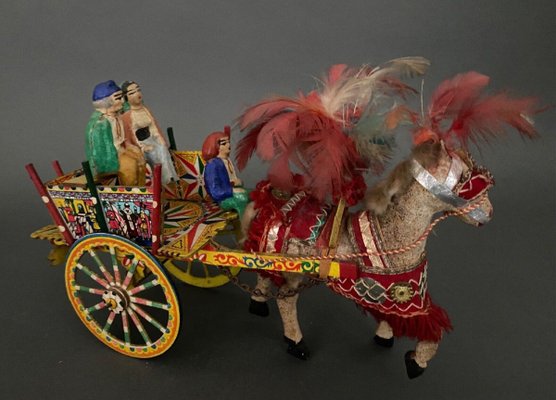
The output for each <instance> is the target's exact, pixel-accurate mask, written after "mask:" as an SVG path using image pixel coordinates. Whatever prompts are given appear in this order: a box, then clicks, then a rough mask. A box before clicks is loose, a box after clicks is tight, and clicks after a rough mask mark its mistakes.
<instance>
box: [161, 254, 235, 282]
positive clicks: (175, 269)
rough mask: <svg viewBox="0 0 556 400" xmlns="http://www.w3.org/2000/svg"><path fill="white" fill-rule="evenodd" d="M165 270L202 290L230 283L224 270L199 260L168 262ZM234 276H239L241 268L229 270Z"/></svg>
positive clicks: (165, 264)
mask: <svg viewBox="0 0 556 400" xmlns="http://www.w3.org/2000/svg"><path fill="white" fill-rule="evenodd" d="M164 268H166V269H167V270H168V272H170V273H171V274H172V275H174V276H175V277H176V278H177V279H179V280H180V281H182V282H185V283H187V284H189V285H192V286H196V287H200V288H215V287H219V286H223V285H225V284H226V283H228V282H230V278H228V275H227V274H224V273H223V271H222V268H227V267H215V266H213V265H207V264H205V263H203V262H201V261H199V260H193V261H178V260H168V261H166V262H165V263H164ZM228 269H229V271H230V273H231V275H232V276H236V275H237V274H239V272H240V270H241V268H228Z"/></svg>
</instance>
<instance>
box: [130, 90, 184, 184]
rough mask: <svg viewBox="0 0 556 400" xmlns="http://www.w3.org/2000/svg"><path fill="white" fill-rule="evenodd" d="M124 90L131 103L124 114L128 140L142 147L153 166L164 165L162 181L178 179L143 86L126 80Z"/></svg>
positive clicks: (167, 181)
mask: <svg viewBox="0 0 556 400" xmlns="http://www.w3.org/2000/svg"><path fill="white" fill-rule="evenodd" d="M122 90H123V95H124V99H125V100H126V101H127V103H128V104H129V109H128V110H127V111H126V112H124V114H123V116H122V121H123V125H124V131H125V137H126V140H128V141H129V142H131V143H134V144H135V145H136V146H138V147H139V148H141V150H142V152H143V154H144V155H145V159H146V161H147V162H148V163H149V165H150V166H151V168H154V166H155V164H161V165H162V183H164V184H167V183H169V182H170V181H171V180H172V179H174V180H177V179H178V176H177V174H176V169H175V168H174V164H173V163H172V157H171V156H170V152H169V151H168V143H167V142H166V139H165V138H164V136H163V135H162V133H161V132H162V131H161V130H160V127H159V126H158V123H157V122H156V119H155V118H154V116H153V115H152V113H151V111H150V110H149V109H148V108H147V107H146V106H145V105H144V104H143V94H142V92H141V87H140V86H139V85H138V84H137V83H135V82H133V81H126V82H124V83H123V84H122Z"/></svg>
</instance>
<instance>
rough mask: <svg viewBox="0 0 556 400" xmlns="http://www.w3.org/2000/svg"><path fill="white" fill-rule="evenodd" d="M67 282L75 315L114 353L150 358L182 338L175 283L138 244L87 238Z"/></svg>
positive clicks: (73, 257)
mask: <svg viewBox="0 0 556 400" xmlns="http://www.w3.org/2000/svg"><path fill="white" fill-rule="evenodd" d="M65 279H66V290H67V293H68V297H69V299H70V302H71V304H72V306H73V308H74V310H75V312H76V313H77V315H78V316H79V318H80V319H81V321H82V322H83V323H84V324H85V326H86V327H87V328H88V329H89V330H90V331H91V333H92V334H93V335H95V336H96V337H97V339H99V340H100V341H101V342H103V343H104V344H105V345H107V346H108V347H110V348H111V349H113V350H115V351H117V352H120V353H122V354H125V355H127V356H130V357H137V358H150V357H155V356H158V355H160V354H162V353H164V352H165V351H166V350H168V349H169V348H170V347H171V346H172V344H173V343H174V341H175V340H176V337H177V335H178V331H179V327H180V311H179V305H178V301H177V297H176V293H175V291H174V288H173V287H172V283H171V282H170V280H169V279H168V277H167V275H166V273H165V272H164V270H163V269H162V268H161V267H160V266H159V264H158V262H157V261H156V259H155V258H154V257H153V256H151V255H150V254H149V253H147V252H146V251H145V250H144V249H143V248H141V247H139V246H138V245H136V244H135V243H133V242H131V241H129V240H127V239H124V238H121V237H119V236H115V235H110V234H103V233H99V234H92V235H88V236H86V237H84V238H83V239H81V240H79V241H78V242H76V243H75V244H74V246H73V247H72V248H71V250H70V252H69V254H68V258H67V261H66V271H65Z"/></svg>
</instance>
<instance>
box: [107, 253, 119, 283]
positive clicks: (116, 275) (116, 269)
mask: <svg viewBox="0 0 556 400" xmlns="http://www.w3.org/2000/svg"><path fill="white" fill-rule="evenodd" d="M110 257H111V258H112V269H113V270H114V281H115V282H116V283H120V282H121V277H120V269H119V267H118V259H117V258H116V250H115V249H114V247H113V246H110Z"/></svg>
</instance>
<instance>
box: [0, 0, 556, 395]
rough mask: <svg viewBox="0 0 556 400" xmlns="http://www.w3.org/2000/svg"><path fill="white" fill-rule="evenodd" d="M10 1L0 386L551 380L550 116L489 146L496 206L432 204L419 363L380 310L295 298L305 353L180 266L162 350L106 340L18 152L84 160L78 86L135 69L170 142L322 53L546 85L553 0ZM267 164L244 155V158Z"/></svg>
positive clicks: (28, 391) (552, 84)
mask: <svg viewBox="0 0 556 400" xmlns="http://www.w3.org/2000/svg"><path fill="white" fill-rule="evenodd" d="M76 3H77V2H68V1H22V0H19V1H6V0H4V1H2V3H1V5H0V31H1V37H2V39H3V40H2V42H1V44H0V59H1V60H2V61H1V63H2V73H1V75H0V82H1V97H0V109H1V110H2V119H1V122H0V123H1V124H2V139H1V141H2V150H3V151H2V154H3V157H2V159H3V168H2V181H3V189H2V214H1V221H2V227H3V229H2V233H1V235H2V243H3V245H4V246H3V248H4V250H3V252H2V261H3V262H2V267H3V273H2V280H1V282H2V283H1V288H2V289H1V295H0V296H1V303H2V305H3V306H2V308H1V311H0V326H1V327H2V328H1V330H0V338H1V343H2V344H1V350H0V360H2V362H1V363H0V397H1V398H4V399H40V398H44V399H69V398H74V399H75V398H79V399H81V398H83V399H85V398H87V399H88V398H97V397H102V398H107V399H108V398H109V399H112V398H121V399H127V398H153V399H162V398H167V399H173V398H176V399H177V398H180V399H184V398H185V399H211V398H243V399H251V398H253V399H254V398H261V397H266V398H269V399H287V398H290V399H298V398H299V399H301V398H317V397H319V398H337V399H344V398H346V399H347V398H371V397H372V398H377V399H378V398H401V399H404V398H409V397H410V396H412V397H413V398H418V399H425V398H426V399H492V398H503V399H525V398H527V399H545V398H552V396H554V394H556V393H555V392H556V388H555V372H556V371H555V354H556V348H555V344H554V343H555V340H554V338H555V333H556V332H555V315H556V314H555V304H556V298H555V290H554V282H556V281H555V269H556V262H555V261H556V260H555V252H554V239H555V225H554V222H555V220H556V219H555V192H556V191H555V179H554V178H555V173H554V172H555V170H554V165H555V163H554V161H555V160H554V154H555V149H556V146H555V135H554V133H555V128H556V124H555V118H554V110H551V111H548V112H546V113H545V114H543V115H541V116H539V118H538V123H537V126H538V130H539V132H541V134H542V138H541V139H540V140H538V141H536V142H534V143H525V144H523V143H521V140H519V139H516V138H515V136H514V137H512V138H511V139H510V140H508V141H505V142H497V143H496V144H495V145H494V146H492V147H491V148H486V149H485V150H484V151H483V154H482V156H481V157H478V158H479V160H480V161H481V162H483V163H484V164H486V165H488V166H489V168H490V169H491V171H492V172H493V173H494V175H495V177H496V178H497V186H496V188H495V189H494V190H493V191H492V201H493V204H494V207H495V218H494V220H493V221H492V222H491V223H490V224H489V225H487V226H486V227H484V228H482V229H480V230H474V229H473V228H471V227H469V226H465V225H463V224H461V223H459V222H458V221H450V222H447V223H444V224H443V225H442V226H441V227H439V228H438V229H437V231H436V232H437V235H436V236H433V237H432V238H431V240H430V242H429V250H430V251H429V255H430V262H431V264H430V266H431V269H430V289H431V292H432V294H433V296H434V298H435V300H436V301H437V302H438V303H439V304H440V305H442V306H444V307H445V308H446V309H447V310H448V311H449V313H450V315H451V318H452V321H453V323H454V326H455V331H454V332H453V333H452V334H450V335H448V336H447V337H446V338H445V339H444V340H443V342H442V344H441V348H440V351H439V354H438V355H437V357H436V358H435V359H434V360H433V361H432V363H431V366H430V367H429V369H428V370H427V372H426V373H425V375H424V376H423V377H421V378H420V379H418V380H416V381H409V380H408V379H407V378H406V377H405V372H404V366H403V361H402V357H403V354H404V352H405V351H406V350H407V349H409V348H411V347H412V346H413V343H410V342H409V341H405V340H402V341H400V342H398V343H397V344H396V346H395V347H394V348H393V349H392V350H390V351H384V350H381V349H377V348H376V347H374V346H373V345H372V344H371V337H372V329H373V327H374V323H373V322H372V321H371V320H370V319H369V318H365V317H364V316H362V315H361V314H360V313H359V312H358V311H357V310H356V309H355V307H353V306H352V305H351V304H350V303H349V302H347V301H345V300H343V299H341V298H339V297H336V296H334V295H332V294H331V293H329V292H327V291H326V290H325V289H324V288H317V289H312V290H310V291H309V292H307V293H306V295H304V296H303V298H302V299H301V301H300V314H301V323H302V326H303V329H304V333H305V337H306V340H307V342H308V344H309V345H310V346H311V348H312V350H313V353H314V356H313V358H312V359H311V360H310V361H308V362H301V361H298V360H295V359H292V358H291V357H289V356H287V355H286V354H285V352H284V348H283V344H282V342H281V325H280V322H279V318H278V315H277V310H276V307H275V305H272V307H271V312H272V316H271V317H270V318H268V319H266V320H263V319H257V318H256V317H254V316H251V315H249V314H247V313H246V306H247V301H248V300H247V297H246V296H245V295H244V294H243V293H241V292H240V291H239V289H237V288H235V287H232V286H229V287H225V288H221V289H215V290H200V289H196V288H190V287H185V286H184V285H181V284H179V285H178V287H179V289H178V290H179V293H180V295H181V304H182V305H183V313H184V324H183V330H182V332H181V334H180V337H179V338H178V340H177V342H176V343H175V345H174V346H173V348H172V349H171V350H170V351H169V352H168V353H167V354H165V355H164V356H162V357H161V358H159V359H154V360H150V361H139V360H134V359H128V358H125V357H123V356H120V355H118V354H117V353H115V352H113V351H111V350H109V349H107V348H105V347H103V346H102V344H100V342H98V341H97V340H96V339H94V338H93V337H92V335H91V334H90V333H89V332H88V331H87V330H86V329H85V328H84V326H82V325H81V323H80V322H79V320H78V319H77V318H76V316H75V315H74V312H73V311H72V309H71V307H70V305H69V303H68V301H67V300H66V295H65V289H64V282H63V270H62V268H50V267H49V266H48V264H47V261H46V258H45V257H46V255H47V252H48V244H47V243H44V242H35V241H31V240H30V239H28V234H29V233H30V232H31V231H32V230H34V229H36V228H37V227H39V226H42V225H44V224H46V223H49V218H48V215H47V212H46V210H45V209H44V207H43V206H42V204H41V203H40V201H39V199H38V197H37V195H36V193H35V191H34V188H33V187H32V185H31V183H30V181H29V180H28V178H27V176H26V174H25V172H24V169H23V166H24V164H26V163H28V162H34V163H35V165H36V167H37V169H38V170H39V172H40V173H41V174H42V175H43V178H48V177H50V176H51V172H50V171H51V170H50V165H49V164H50V161H51V160H53V159H59V160H60V162H61V163H62V166H63V167H64V168H66V169H70V168H73V167H75V166H77V165H79V162H80V161H81V160H82V159H83V136H84V127H85V124H86V121H87V119H88V117H89V115H90V113H91V105H90V92H91V89H92V87H93V86H94V84H96V83H97V82H100V81H103V80H106V79H115V80H116V81H117V82H121V81H123V80H126V79H134V80H137V81H138V82H140V83H141V85H142V86H143V89H144V95H145V98H146V102H147V104H149V105H150V106H151V108H152V109H153V111H154V113H155V114H156V116H157V117H158V119H159V121H160V122H161V124H162V125H172V126H173V127H174V128H175V132H176V136H177V141H178V146H179V147H180V148H183V149H186V148H187V149H198V148H199V147H200V145H201V143H202V139H203V137H204V136H205V135H206V134H207V133H209V132H211V131H213V130H216V129H219V128H221V127H222V126H223V125H224V124H227V123H230V121H231V120H232V119H233V118H235V117H236V116H237V115H238V114H239V113H240V112H241V110H242V109H243V107H244V106H246V105H248V104H252V103H254V102H255V101H257V100H259V99H261V98H262V97H264V96H267V95H268V94H270V93H279V94H294V93H295V91H296V90H297V89H302V90H307V89H309V88H311V87H312V84H313V81H312V78H311V76H318V75H319V74H320V73H321V72H323V71H325V70H326V69H327V67H328V66H329V65H331V64H333V63H338V62H345V63H349V64H361V63H364V62H371V63H378V62H382V61H385V60H388V59H391V58H394V57H399V56H405V55H423V56H426V57H428V58H429V59H431V60H432V62H433V65H432V67H431V69H430V72H429V74H428V78H427V81H426V87H427V89H428V91H429V94H430V90H431V89H432V88H433V87H434V86H435V85H436V84H437V83H438V82H440V81H441V80H442V79H445V78H447V77H449V76H452V75H454V74H456V73H459V72H463V71H467V70H471V69H474V70H477V71H480V72H482V73H485V74H487V75H490V76H492V78H493V80H492V86H493V87H494V88H498V89H502V88H511V89H512V90H513V91H514V92H515V93H518V94H521V95H535V96H539V97H540V98H541V99H542V101H543V102H544V103H545V104H556V101H555V100H556V98H555V96H554V94H555V88H556V80H555V78H556V76H555V71H556V64H555V63H556V52H555V38H556V35H555V33H556V29H555V28H556V27H555V24H554V15H556V14H555V12H556V9H555V3H554V1H550V0H547V1H527V2H523V1H502V0H500V1H481V2H479V1H465V2H463V1H459V2H456V1H420V2H417V1H393V0H389V1H369V0H365V1H322V0H321V1H282V2H280V1H257V2H255V1H253V2H248V1H212V2H209V1H203V2H200V1H199V2H197V1H195V2H193V1H187V2H178V1H172V2H159V3H160V4H155V2H148V1H138V0H136V1H133V2H128V3H126V4H125V5H124V4H123V2H105V1H95V2H79V3H80V5H76ZM243 178H244V180H245V181H246V182H247V183H248V184H250V185H253V184H254V183H255V182H256V181H257V180H258V179H260V178H262V172H261V169H260V168H258V167H257V164H256V163H254V164H253V165H252V166H250V167H249V169H248V170H247V171H246V172H245V173H244V174H243Z"/></svg>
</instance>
